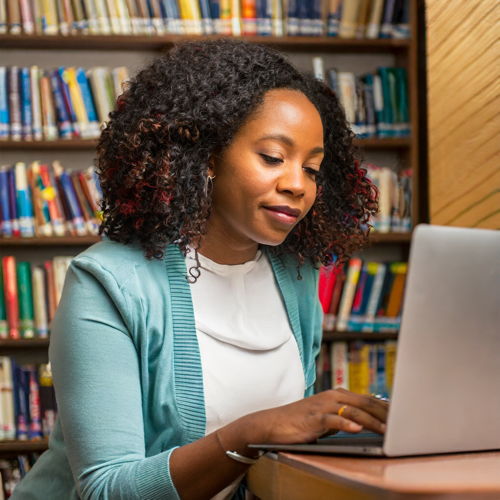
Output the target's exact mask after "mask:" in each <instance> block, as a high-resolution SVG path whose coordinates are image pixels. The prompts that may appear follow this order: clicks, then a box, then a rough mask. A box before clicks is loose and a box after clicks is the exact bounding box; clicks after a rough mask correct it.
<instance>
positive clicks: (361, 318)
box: [347, 261, 378, 332]
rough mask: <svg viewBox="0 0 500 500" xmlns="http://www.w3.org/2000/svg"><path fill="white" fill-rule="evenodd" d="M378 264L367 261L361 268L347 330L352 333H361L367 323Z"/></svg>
mask: <svg viewBox="0 0 500 500" xmlns="http://www.w3.org/2000/svg"><path fill="white" fill-rule="evenodd" d="M377 269H378V263H377V262H373V261H366V262H364V263H363V266H362V268H361V272H360V276H359V280H358V285H357V287H356V293H355V294H354V300H353V304H352V309H351V314H350V316H349V320H348V324H347V328H348V330H349V331H352V332H360V331H362V330H363V326H364V325H365V321H366V312H367V308H368V301H369V298H370V294H371V290H372V286H373V282H374V279H375V275H376V273H377Z"/></svg>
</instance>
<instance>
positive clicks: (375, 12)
mask: <svg viewBox="0 0 500 500" xmlns="http://www.w3.org/2000/svg"><path fill="white" fill-rule="evenodd" d="M383 10H384V0H372V4H371V10H370V17H369V18H368V25H367V26H366V38H378V35H379V33H380V23H381V22H382V11H383Z"/></svg>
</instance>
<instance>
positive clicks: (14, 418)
mask: <svg viewBox="0 0 500 500" xmlns="http://www.w3.org/2000/svg"><path fill="white" fill-rule="evenodd" d="M0 386H1V391H0V403H1V405H0V418H1V422H0V423H1V426H0V440H12V439H16V440H20V441H28V440H37V439H42V438H48V436H49V434H50V433H51V432H52V430H53V428H54V425H55V420H56V416H57V405H56V398H55V393H54V385H53V381H52V372H51V369H50V364H47V363H43V364H38V365H35V364H19V363H18V362H16V361H15V360H14V359H13V358H10V357H9V356H0Z"/></svg>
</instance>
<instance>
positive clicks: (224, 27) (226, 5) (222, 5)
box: [218, 0, 232, 35]
mask: <svg viewBox="0 0 500 500" xmlns="http://www.w3.org/2000/svg"><path fill="white" fill-rule="evenodd" d="M219 18H220V19H219V23H218V26H219V29H220V31H218V33H220V34H221V35H230V34H231V33H232V29H231V0H220V2H219Z"/></svg>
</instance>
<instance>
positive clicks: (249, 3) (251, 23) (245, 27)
mask: <svg viewBox="0 0 500 500" xmlns="http://www.w3.org/2000/svg"><path fill="white" fill-rule="evenodd" d="M241 17H242V31H243V34H244V35H248V36H254V35H256V34H257V5H256V2H255V0H243V1H242V3H241Z"/></svg>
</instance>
